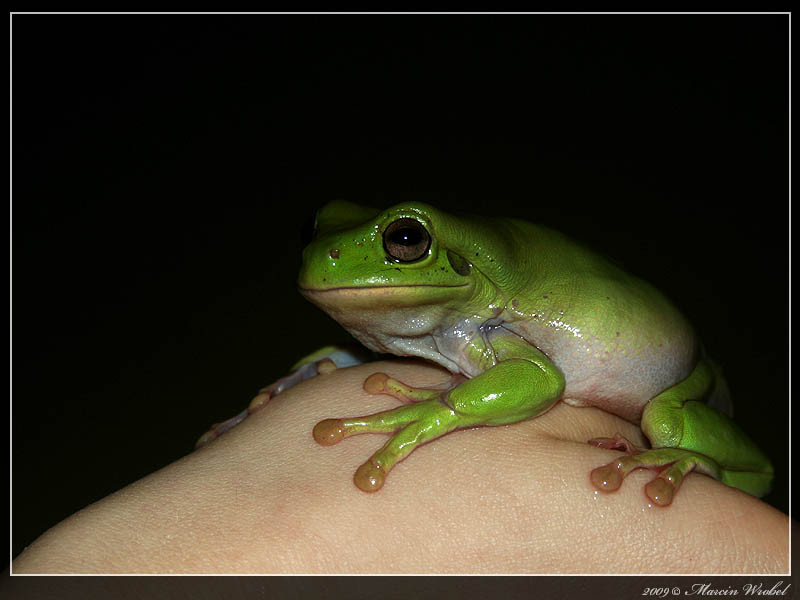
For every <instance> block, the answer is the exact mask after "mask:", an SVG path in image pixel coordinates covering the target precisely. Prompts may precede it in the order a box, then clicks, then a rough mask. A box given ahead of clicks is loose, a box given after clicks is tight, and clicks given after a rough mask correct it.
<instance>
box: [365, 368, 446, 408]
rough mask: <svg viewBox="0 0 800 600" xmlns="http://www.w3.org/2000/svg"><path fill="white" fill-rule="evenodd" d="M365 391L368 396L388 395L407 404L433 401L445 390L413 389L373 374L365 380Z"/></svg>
mask: <svg viewBox="0 0 800 600" xmlns="http://www.w3.org/2000/svg"><path fill="white" fill-rule="evenodd" d="M449 387H450V386H448V388H447V389H449ZM364 391H365V392H367V393H368V394H386V395H387V396H392V397H393V398H396V399H397V400H400V401H401V402H405V403H409V402H422V401H424V400H433V399H436V398H438V397H439V396H441V395H442V393H443V390H442V389H438V388H415V387H411V386H410V385H406V384H405V383H403V382H402V381H398V380H397V379H394V378H393V377H389V376H388V375H387V374H386V373H373V374H372V375H370V376H369V377H367V378H366V379H365V380H364Z"/></svg>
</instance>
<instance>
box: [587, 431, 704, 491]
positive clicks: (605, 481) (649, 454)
mask: <svg viewBox="0 0 800 600" xmlns="http://www.w3.org/2000/svg"><path fill="white" fill-rule="evenodd" d="M600 440H604V441H605V442H604V443H609V444H610V443H616V444H618V445H616V446H613V445H603V444H600V443H596V442H598V441H600ZM600 440H592V441H591V442H590V443H591V444H593V445H595V446H599V447H602V448H623V447H627V448H633V449H634V451H633V452H630V451H629V450H627V449H626V451H629V452H630V454H629V455H628V456H623V457H621V458H619V459H617V460H615V461H612V462H610V463H608V464H607V465H603V466H602V467H598V468H596V469H594V470H593V471H592V472H591V473H590V474H589V478H590V479H591V482H592V485H594V487H595V488H596V489H598V490H600V491H601V492H613V491H616V490H617V489H619V487H620V486H621V485H622V480H623V479H625V477H626V476H627V475H628V473H630V472H631V471H633V470H634V469H640V468H644V469H653V470H655V471H658V475H657V476H656V477H655V479H653V480H652V481H650V482H649V483H648V484H647V485H645V486H644V493H645V494H646V495H647V497H648V498H649V499H650V501H651V502H652V503H653V504H655V505H657V506H668V505H669V504H671V503H672V500H673V498H674V497H675V494H676V493H677V491H678V488H679V487H680V485H681V483H682V482H683V478H684V477H685V476H686V475H688V474H689V473H690V472H691V471H693V470H697V471H698V472H701V473H705V474H706V475H711V476H712V477H716V478H717V479H719V474H720V467H719V465H718V464H717V463H716V462H715V461H713V460H712V459H710V458H709V457H707V456H704V455H702V454H699V453H697V452H692V451H690V450H683V449H681V448H657V449H655V450H644V451H642V450H639V449H638V448H636V447H635V446H633V445H632V444H631V443H630V442H629V441H628V440H625V438H621V437H619V436H615V437H614V438H600Z"/></svg>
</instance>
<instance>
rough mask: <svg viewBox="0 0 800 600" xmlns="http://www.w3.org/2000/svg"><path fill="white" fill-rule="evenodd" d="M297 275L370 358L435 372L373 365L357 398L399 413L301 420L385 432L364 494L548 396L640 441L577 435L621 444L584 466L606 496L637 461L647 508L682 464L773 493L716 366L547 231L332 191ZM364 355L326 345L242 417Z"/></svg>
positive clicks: (598, 260) (335, 436) (685, 325)
mask: <svg viewBox="0 0 800 600" xmlns="http://www.w3.org/2000/svg"><path fill="white" fill-rule="evenodd" d="M297 283H298V289H299V292H300V293H301V294H302V296H304V297H305V298H306V299H308V300H309V301H311V302H312V303H313V304H315V305H317V306H318V307H319V308H321V309H322V310H323V311H325V312H326V313H328V314H329V315H330V316H331V317H333V319H335V320H336V321H337V322H338V323H339V324H341V325H342V326H343V327H344V328H345V329H346V330H347V331H348V332H349V333H350V334H351V335H352V336H353V337H354V338H355V339H356V340H358V341H359V342H360V343H361V344H363V346H365V347H366V348H367V349H368V350H369V351H371V352H372V353H375V354H376V355H395V356H401V357H412V358H417V359H423V360H426V361H430V362H432V363H435V364H437V365H439V366H441V367H443V368H444V369H446V370H447V371H448V372H449V373H450V379H449V381H448V382H446V383H445V384H442V385H438V386H432V387H412V386H410V385H407V384H405V383H403V382H401V381H399V380H397V379H394V378H392V377H390V376H389V375H388V374H386V373H382V372H377V373H373V374H371V375H370V376H369V377H367V378H366V379H365V381H364V382H363V388H364V390H365V391H366V392H367V393H369V394H383V395H388V396H391V397H393V398H394V399H396V400H398V401H399V402H400V403H401V405H400V406H398V407H396V408H391V409H389V410H384V411H381V412H378V413H375V414H370V415H362V416H357V417H331V418H326V419H324V420H322V421H320V422H318V423H317V424H316V425H315V426H314V427H313V430H312V435H313V438H314V440H316V442H317V443H318V444H320V445H322V446H330V445H333V444H338V443H340V442H342V441H343V440H345V439H346V438H348V437H350V436H353V435H359V434H365V433H382V434H388V435H389V438H388V440H387V441H386V442H385V444H384V445H383V446H382V447H381V448H380V449H378V450H377V451H376V452H374V453H373V454H372V455H371V456H370V457H369V458H368V459H367V460H366V461H365V462H364V463H363V464H362V465H361V466H360V467H359V468H358V469H357V470H356V471H355V473H354V475H353V482H354V483H355V486H356V487H357V488H358V489H360V490H362V491H364V492H370V493H374V492H377V491H379V490H381V489H382V488H383V486H384V483H385V480H386V478H387V475H388V474H389V473H390V471H391V470H392V469H393V468H394V467H395V466H396V465H397V464H398V463H399V462H400V461H402V460H404V459H405V458H407V457H408V456H409V455H410V454H411V453H412V452H413V451H414V450H415V449H416V448H418V447H419V446H421V445H422V444H426V443H430V442H433V441H434V440H436V439H437V438H439V437H441V436H443V435H446V434H448V433H450V432H453V431H456V430H463V429H471V428H475V427H482V426H510V425H513V424H515V423H519V422H522V421H526V420H528V419H533V418H536V417H539V416H541V415H542V414H544V413H546V412H547V411H548V410H550V409H551V408H552V407H553V406H555V405H556V404H557V403H559V402H562V403H564V404H566V405H568V406H572V407H576V408H580V407H595V408H597V409H600V410H602V411H605V412H608V413H611V414H613V415H616V416H618V417H620V418H622V419H624V420H626V421H629V422H631V423H634V424H636V425H638V426H639V427H640V428H641V431H642V433H643V435H644V437H645V438H646V439H647V441H648V442H649V447H639V446H637V445H635V444H634V443H633V442H631V441H630V440H628V439H627V438H624V437H622V436H621V435H619V434H615V435H614V437H610V438H609V437H597V438H593V439H590V440H587V442H588V443H589V444H591V445H593V446H596V447H599V448H605V449H609V450H617V451H621V454H617V455H615V456H616V457H615V458H614V459H613V460H611V461H610V462H608V463H607V464H604V465H600V466H597V467H595V468H593V469H591V470H590V471H589V481H590V483H591V485H592V487H593V488H594V489H595V490H597V492H603V493H609V492H614V491H616V490H618V489H620V488H621V487H622V483H623V481H624V479H625V477H626V476H627V475H628V474H629V473H631V472H632V471H634V470H636V469H650V470H652V471H654V473H655V476H654V477H653V478H652V479H651V480H650V481H649V482H648V483H647V484H646V485H645V486H644V493H645V495H646V497H647V498H648V499H649V501H650V503H651V504H653V505H655V506H661V507H666V506H669V505H670V504H672V502H673V500H674V498H675V497H676V494H677V491H678V489H679V488H680V486H681V483H682V482H683V481H684V479H685V478H686V477H687V475H689V474H690V473H692V472H695V473H700V474H704V475H708V476H711V477H713V478H714V479H716V480H718V481H720V482H721V483H723V484H725V485H727V486H730V487H733V488H736V489H739V490H741V491H743V492H746V493H748V494H751V495H753V496H756V497H762V496H764V495H765V494H767V493H768V492H769V490H770V488H771V483H772V479H773V467H772V465H771V463H770V461H769V458H768V457H767V456H766V455H765V454H764V453H763V452H762V451H761V450H760V448H759V447H758V446H757V445H756V444H755V443H754V442H753V441H752V440H751V439H750V437H748V435H747V434H746V433H745V432H744V430H743V429H742V428H741V427H740V426H739V425H737V424H736V423H735V422H734V421H733V420H732V416H731V412H732V411H731V409H732V403H731V401H730V393H729V390H728V386H727V384H726V382H725V378H724V376H723V374H722V370H721V368H720V367H719V365H717V364H716V363H715V362H714V361H713V360H712V359H710V358H709V357H708V356H707V355H706V352H705V349H704V347H703V345H702V343H701V342H700V340H699V339H698V337H697V335H696V333H695V332H694V329H693V328H692V326H691V325H690V323H689V322H688V320H687V319H686V317H685V316H684V315H683V314H682V313H681V312H680V311H679V310H678V309H677V308H676V306H675V305H674V304H673V303H672V302H671V301H670V300H669V299H667V297H666V296H665V295H664V294H662V293H661V292H659V291H658V290H657V289H656V288H655V287H654V286H652V285H651V284H649V283H647V282H646V281H645V280H643V279H640V278H639V277H637V276H634V275H632V274H629V273H628V272H626V271H625V270H624V269H623V268H622V267H621V266H620V265H618V264H617V263H616V262H615V261H612V260H611V259H609V258H607V257H605V256H603V255H602V254H601V253H599V252H596V251H594V250H593V249H591V248H590V247H589V246H588V245H586V244H583V243H581V242H579V241H576V240H573V239H571V238H570V237H568V236H567V235H565V234H562V233H559V232H558V231H556V230H554V229H551V228H549V227H546V226H544V225H540V224H534V223H531V222H528V221H524V220H521V219H514V218H503V217H499V216H498V217H483V216H472V215H467V214H454V213H449V212H445V211H444V210H441V209H439V208H436V207H434V206H433V205H430V204H427V203H424V202H418V201H407V202H402V203H399V204H396V205H394V206H392V207H390V208H386V209H377V208H370V207H365V206H361V205H359V204H355V203H352V202H349V201H345V200H334V201H332V202H329V203H328V204H326V205H324V206H323V207H322V208H321V209H320V210H319V211H318V212H317V214H316V219H315V223H314V234H313V237H312V239H311V241H310V243H309V244H308V245H307V246H306V247H305V249H304V250H303V253H302V266H301V268H300V272H299V275H298V280H297ZM362 360H363V359H362V357H361V356H357V355H356V353H355V352H349V351H347V350H342V349H341V348H340V347H330V348H325V349H323V350H321V351H319V352H317V353H314V354H312V355H310V356H309V357H307V358H306V359H304V360H302V361H300V363H298V365H296V368H295V369H294V371H293V372H292V373H291V374H290V375H289V376H287V377H286V378H283V379H282V380H279V382H276V384H273V386H270V387H268V388H265V389H264V390H262V391H261V393H260V394H259V395H258V396H256V398H254V400H253V403H251V406H250V407H249V409H248V411H249V412H250V413H252V412H253V411H255V410H258V409H259V407H261V406H263V405H264V404H265V403H266V402H267V401H268V400H269V399H270V398H271V397H274V395H275V393H276V392H277V393H279V392H280V391H282V390H283V389H285V388H286V387H288V386H291V385H295V384H296V383H299V382H300V381H302V380H303V379H306V378H308V377H312V376H315V375H318V374H324V373H327V372H330V371H332V370H334V369H336V368H346V367H347V366H350V365H353V364H359V363H360V362H362ZM248 411H245V413H247V412H248ZM245 413H243V414H242V415H239V417H240V418H239V420H238V421H236V423H238V422H240V421H241V419H242V418H244V416H246V414H245ZM234 419H236V418H234ZM230 422H231V423H233V420H231V421H230ZM236 423H233V425H235V424H236ZM229 424H230V423H229ZM233 425H231V426H233ZM215 435H216V434H213V433H212V437H215Z"/></svg>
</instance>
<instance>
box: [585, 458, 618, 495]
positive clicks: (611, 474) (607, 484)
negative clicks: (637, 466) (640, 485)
mask: <svg viewBox="0 0 800 600" xmlns="http://www.w3.org/2000/svg"><path fill="white" fill-rule="evenodd" d="M589 479H591V481H592V485H594V487H595V489H598V490H600V491H601V492H613V491H615V490H618V489H619V487H620V486H621V485H622V480H623V479H625V473H624V471H623V463H622V461H621V460H616V461H614V462H611V463H608V464H607V465H603V466H602V467H597V468H596V469H593V470H592V472H591V473H589Z"/></svg>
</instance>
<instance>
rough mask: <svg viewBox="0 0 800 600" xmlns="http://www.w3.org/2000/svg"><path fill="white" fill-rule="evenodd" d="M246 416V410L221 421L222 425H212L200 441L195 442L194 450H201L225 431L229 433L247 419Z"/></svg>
mask: <svg viewBox="0 0 800 600" xmlns="http://www.w3.org/2000/svg"><path fill="white" fill-rule="evenodd" d="M248 414H249V412H248V410H243V411H242V412H240V413H239V414H238V415H236V416H235V417H231V418H230V419H228V420H227V421H223V422H222V423H214V424H213V425H212V426H211V429H209V430H208V431H206V432H205V433H204V434H203V435H201V436H200V439H198V440H197V442H196V443H195V445H194V448H195V450H197V449H198V448H202V447H203V446H205V445H206V444H208V443H209V442H213V441H214V440H215V439H217V438H218V437H219V436H221V435H222V434H223V433H225V432H226V431H229V430H231V429H233V428H234V427H236V426H237V425H238V424H239V423H241V422H242V421H244V420H245V419H246V418H247V415H248Z"/></svg>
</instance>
